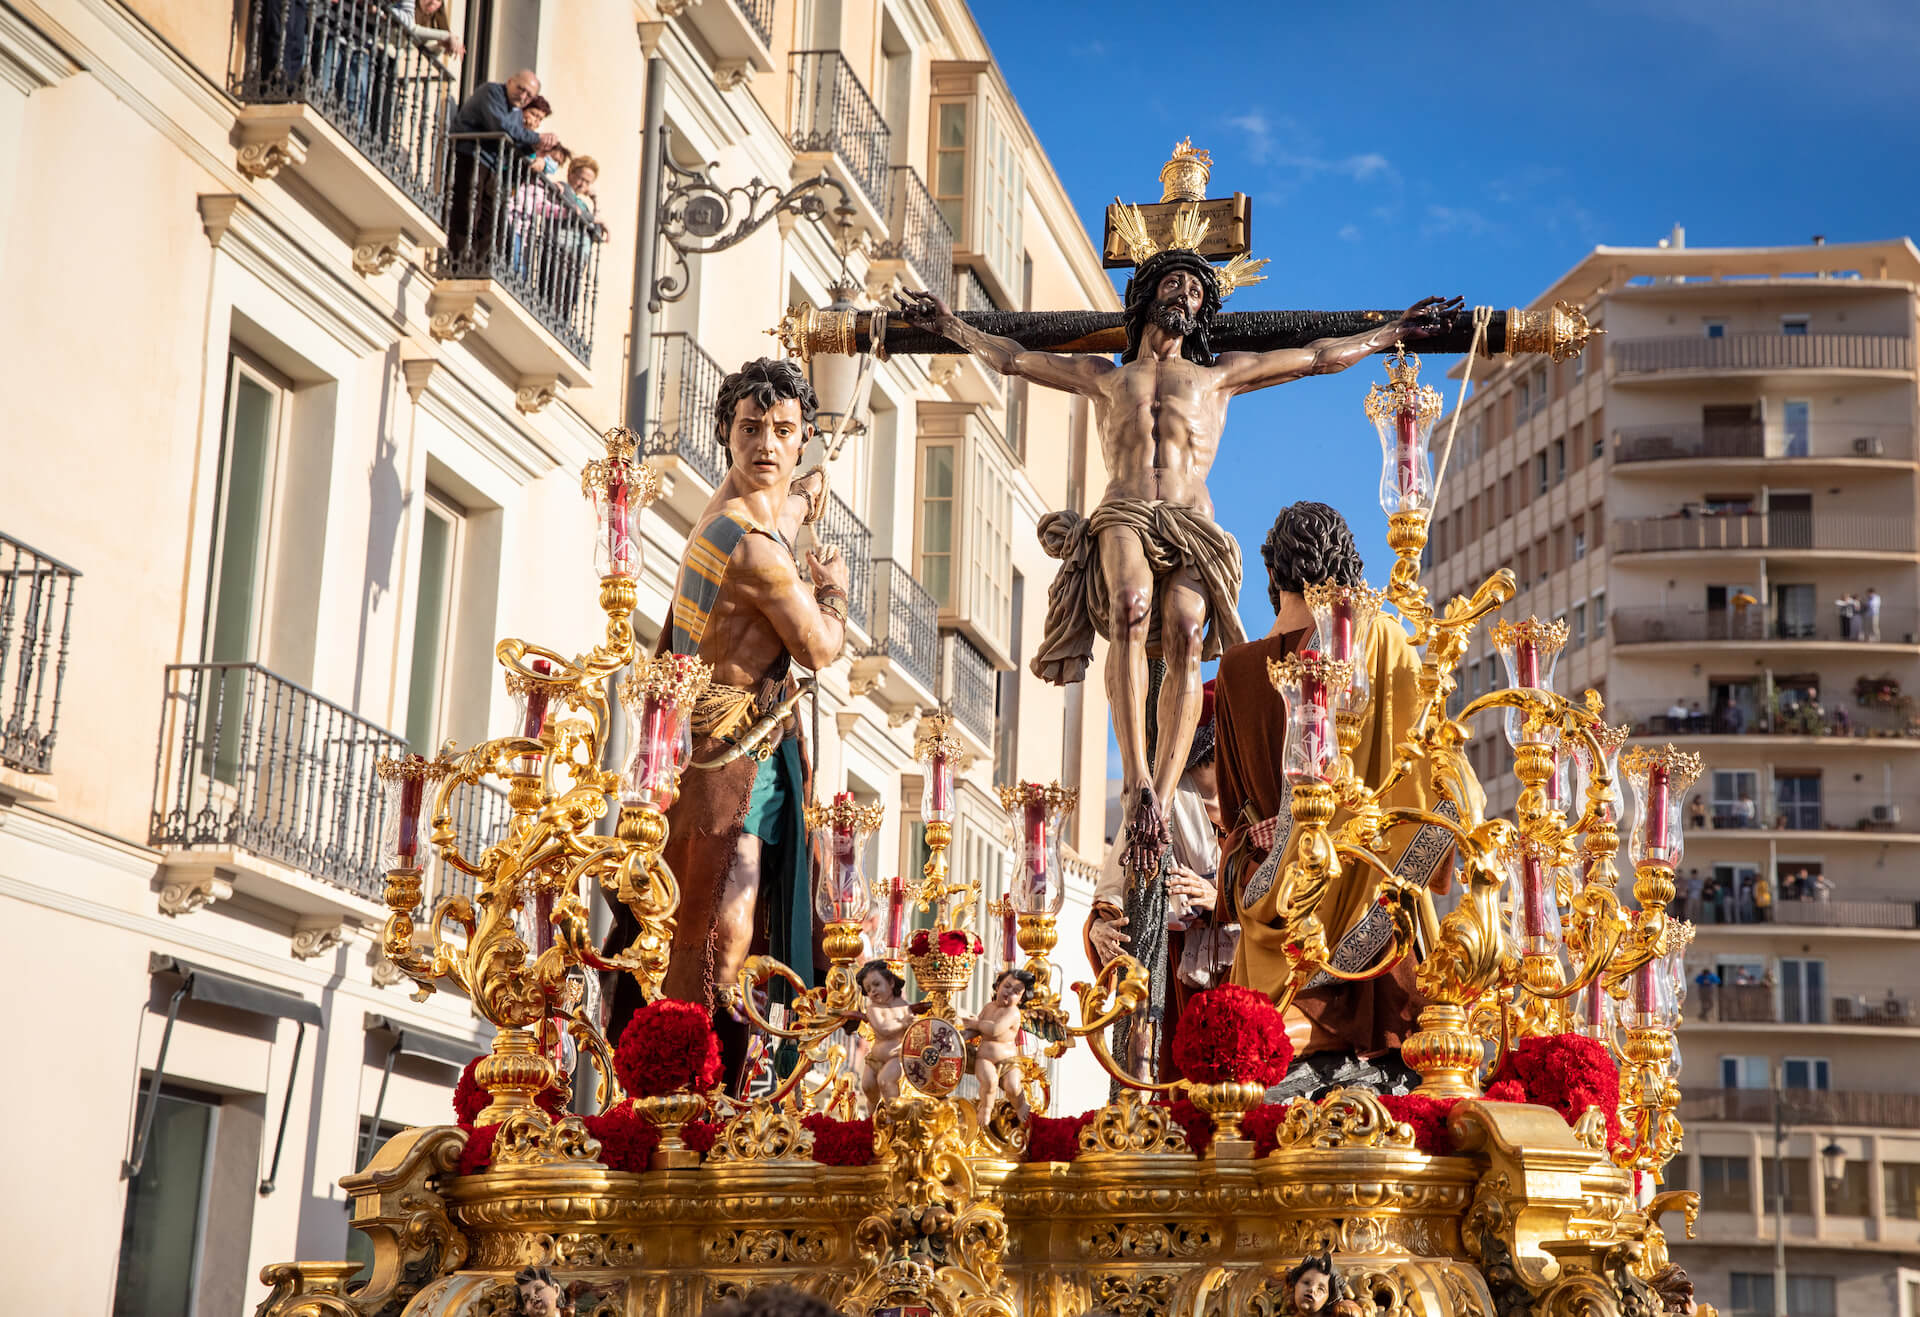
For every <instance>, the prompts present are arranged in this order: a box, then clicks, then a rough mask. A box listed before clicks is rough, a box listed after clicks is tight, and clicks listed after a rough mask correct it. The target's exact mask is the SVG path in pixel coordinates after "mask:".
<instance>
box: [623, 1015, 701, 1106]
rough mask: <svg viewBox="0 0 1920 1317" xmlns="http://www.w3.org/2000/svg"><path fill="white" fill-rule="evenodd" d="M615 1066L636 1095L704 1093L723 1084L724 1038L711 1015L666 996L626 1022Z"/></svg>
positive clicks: (627, 1087) (659, 1095) (630, 1091)
mask: <svg viewBox="0 0 1920 1317" xmlns="http://www.w3.org/2000/svg"><path fill="white" fill-rule="evenodd" d="M613 1067H614V1071H615V1073H617V1074H618V1075H619V1076H620V1082H621V1083H622V1084H624V1085H625V1086H626V1089H627V1092H629V1093H631V1094H632V1095H633V1096H635V1097H662V1096H665V1095H666V1094H668V1093H679V1092H684V1091H691V1092H695V1093H704V1092H706V1091H707V1090H708V1089H710V1088H712V1087H713V1086H714V1085H715V1084H717V1083H719V1082H720V1039H719V1037H718V1036H716V1035H715V1033H714V1032H713V1021H712V1020H711V1019H709V1018H708V1016H707V1012H706V1011H704V1010H702V1009H701V1008H700V1007H698V1006H696V1005H694V1004H693V1003H692V1002H684V1001H674V1000H672V999H671V998H667V997H662V998H661V999H660V1000H659V1001H650V1002H648V1003H647V1004H646V1005H645V1006H642V1007H641V1008H640V1009H639V1010H637V1011H635V1012H634V1013H633V1018H632V1019H631V1020H629V1021H627V1027H626V1030H625V1032H623V1033H622V1034H621V1035H620V1045H619V1047H617V1048H616V1049H615V1050H614V1053H613Z"/></svg>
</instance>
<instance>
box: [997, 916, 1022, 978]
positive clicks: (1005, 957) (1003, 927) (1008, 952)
mask: <svg viewBox="0 0 1920 1317" xmlns="http://www.w3.org/2000/svg"><path fill="white" fill-rule="evenodd" d="M1015 922H1016V916H1015V915H1014V913H1013V902H1011V901H1008V902H1007V908H1006V909H1005V910H1002V911H1001V912H1000V963H1001V964H1003V965H1011V964H1013V961H1014V956H1015V954H1016V953H1015V948H1017V947H1018V946H1019V943H1018V942H1017V941H1015V939H1014V928H1015Z"/></svg>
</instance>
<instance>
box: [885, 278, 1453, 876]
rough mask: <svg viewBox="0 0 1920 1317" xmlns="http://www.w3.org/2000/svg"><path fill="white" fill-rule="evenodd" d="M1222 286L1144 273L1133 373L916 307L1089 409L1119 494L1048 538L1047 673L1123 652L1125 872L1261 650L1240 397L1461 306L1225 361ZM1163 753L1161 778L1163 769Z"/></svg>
mask: <svg viewBox="0 0 1920 1317" xmlns="http://www.w3.org/2000/svg"><path fill="white" fill-rule="evenodd" d="M1220 298H1221V292H1220V277H1219V272H1218V271H1216V270H1215V269H1214V267H1213V266H1212V264H1210V263H1209V262H1208V261H1207V260H1206V259H1205V258H1204V257H1202V256H1201V255H1200V254H1199V253H1198V252H1196V251H1192V250H1189V249H1186V248H1183V247H1171V248H1168V249H1166V250H1162V251H1159V252H1157V253H1155V254H1154V255H1152V256H1149V257H1148V258H1147V259H1146V260H1145V261H1143V262H1141V263H1140V265H1139V267H1138V268H1137V270H1136V271H1135V273H1134V276H1133V279H1132V281H1131V282H1130V283H1129V284H1128V285H1127V294H1126V312H1125V321H1126V331H1127V346H1126V349H1125V351H1123V352H1122V353H1121V354H1120V362H1119V364H1118V365H1115V364H1114V363H1113V362H1112V361H1110V360H1109V359H1107V358H1105V357H1100V356H1087V355H1072V356H1069V355H1063V354H1059V353H1052V352H1036V351H1030V350H1028V349H1026V348H1024V347H1022V346H1021V345H1020V344H1019V343H1018V342H1015V341H1014V340H1013V339H1010V338H998V337H995V336H993V335H990V334H985V333H982V332H981V331H979V330H978V329H975V328H974V327H973V326H971V325H969V324H967V323H966V322H965V321H963V320H961V319H960V318H959V317H957V316H955V315H954V314H953V313H952V312H951V311H950V310H949V309H948V308H947V306H946V304H945V303H943V302H942V301H941V300H940V299H939V298H938V297H935V296H932V295H931V294H927V293H906V294H902V295H901V297H900V299H899V301H900V308H901V312H902V314H903V315H904V317H905V318H906V319H907V320H908V321H909V322H910V323H911V324H913V325H916V326H918V327H921V328H924V329H930V330H932V331H933V332H935V333H937V334H940V335H942V336H943V337H945V338H947V339H949V340H951V341H952V342H953V343H955V344H957V345H959V346H960V347H961V348H963V349H965V350H966V351H968V352H971V353H972V354H973V355H975V356H977V357H979V358H980V359H981V360H982V361H983V362H985V363H986V364H987V365H988V366H989V367H991V368H992V369H994V370H996V371H998V372H999V373H1001V374H1002V375H1013V376H1018V377H1020V378H1023V379H1028V380H1032V381H1033V382H1034V383H1036V384H1043V385H1045V386H1047V387H1048V388H1054V389H1063V390H1066V391H1068V392H1071V393H1078V394H1080V395H1082V396H1084V397H1086V398H1088V399H1090V400H1091V402H1092V405H1093V409H1094V418H1095V423H1096V424H1097V425H1098V426H1099V430H1100V448H1101V452H1102V454H1103V455H1104V457H1105V459H1106V465H1107V471H1108V472H1109V474H1110V476H1111V479H1110V480H1109V482H1108V484H1107V488H1106V492H1105V493H1104V494H1102V495H1101V499H1100V504H1099V506H1098V507H1096V508H1095V509H1094V510H1093V512H1092V514H1091V515H1090V516H1088V517H1085V518H1081V517H1080V516H1079V515H1078V514H1076V513H1073V512H1054V513H1050V514H1049V515H1048V516H1046V517H1045V518H1043V519H1042V520H1041V522H1040V527H1039V530H1040V537H1041V540H1042V542H1043V543H1044V544H1045V546H1046V549H1047V552H1048V554H1049V555H1051V556H1052V557H1055V558H1058V559H1060V560H1061V562H1062V566H1061V570H1060V574H1059V575H1058V576H1057V577H1056V578H1055V580H1054V583H1053V586H1052V587H1051V589H1050V590H1049V591H1048V594H1047V623H1046V634H1045V637H1044V638H1043V640H1042V641H1041V644H1040V650H1039V652H1038V653H1037V654H1036V655H1035V656H1034V659H1033V670H1034V672H1035V673H1036V674H1037V675H1038V676H1040V677H1041V678H1043V679H1045V680H1047V681H1050V682H1053V683H1054V684H1056V685H1065V684H1067V683H1069V682H1074V681H1080V680H1083V679H1084V678H1085V675H1086V669H1087V665H1088V664H1089V663H1090V662H1091V661H1092V658H1093V637H1094V635H1095V634H1096V633H1097V634H1099V635H1100V636H1101V637H1103V638H1104V639H1106V640H1107V641H1109V642H1110V643H1111V644H1112V647H1113V648H1112V652H1111V653H1110V654H1109V655H1108V658H1107V670H1106V682H1107V698H1108V701H1109V702H1110V703H1111V705H1112V707H1113V725H1114V734H1115V737H1116V739H1117V740H1118V741H1119V744H1120V760H1121V765H1122V772H1123V774H1124V780H1123V783H1122V800H1123V801H1124V802H1125V804H1124V809H1125V813H1126V823H1125V827H1124V830H1123V834H1122V835H1123V837H1124V839H1125V848H1126V849H1125V854H1124V856H1123V859H1122V863H1123V865H1124V867H1125V868H1126V869H1127V871H1128V872H1129V873H1132V874H1135V875H1141V874H1148V875H1150V874H1152V873H1154V872H1155V871H1156V870H1157V868H1158V866H1159V863H1160V860H1161V857H1162V856H1163V855H1164V853H1165V851H1166V849H1167V846H1168V843H1169V840H1170V839H1169V834H1168V830H1167V824H1166V819H1165V815H1164V812H1163V805H1164V802H1166V801H1168V800H1170V799H1171V797H1172V794H1173V790H1174V787H1175V785H1176V784H1177V782H1178V781H1179V777H1180V772H1181V769H1182V768H1183V767H1184V766H1185V764H1186V758H1187V747H1188V744H1189V742H1191V741H1192V739H1193V732H1194V726H1195V724H1196V723H1197V722H1198V720H1199V717H1200V704H1201V681H1200V664H1201V663H1202V661H1204V660H1207V659H1212V658H1217V657H1218V656H1219V654H1220V652H1221V650H1222V649H1224V648H1225V647H1226V646H1228V645H1231V644H1237V643H1239V642H1240V641H1242V640H1244V639H1245V638H1246V636H1245V634H1244V633H1243V632H1242V631H1241V629H1240V622H1239V616H1238V614H1237V612H1236V611H1235V610H1236V606H1237V604H1238V600H1239V593H1240V548H1239V546H1238V545H1237V544H1236V543H1235V542H1234V540H1233V538H1232V537H1231V536H1230V535H1228V534H1227V533H1226V532H1225V531H1223V530H1221V529H1220V527H1219V526H1218V525H1216V524H1215V523H1214V520H1213V503H1212V501H1211V500H1210V499H1209V498H1208V496H1207V483H1206V482H1207V472H1208V471H1209V470H1211V469H1212V466H1213V460H1214V458H1215V456H1216V455H1217V454H1218V453H1219V449H1220V435H1221V430H1222V427H1223V426H1224V424H1225V421H1226V414H1227V402H1228V400H1229V399H1231V398H1232V397H1233V396H1234V395H1235V394H1239V393H1246V392H1249V391H1251V390H1253V389H1263V388H1266V387H1267V386H1268V385H1272V384H1285V383H1287V382H1288V381H1290V380H1296V379H1299V378H1301V377H1302V376H1304V375H1324V374H1328V373H1330V372H1332V371H1339V370H1345V369H1346V368H1347V367H1348V366H1351V365H1353V364H1354V363H1355V362H1357V361H1361V360H1363V359H1364V358H1366V357H1368V356H1370V355H1371V354H1373V353H1375V352H1380V351H1383V350H1386V349H1389V348H1392V347H1393V346H1395V345H1396V344H1399V343H1412V342H1415V341H1417V340H1420V339H1423V338H1426V337H1429V336H1431V335H1435V334H1438V333H1441V332H1443V331H1444V330H1445V329H1446V327H1447V326H1448V324H1449V317H1450V316H1452V315H1453V314H1454V313H1456V312H1458V311H1459V310H1460V307H1461V303H1460V299H1459V298H1453V299H1451V300H1448V299H1443V298H1438V297H1429V298H1426V299H1424V300H1423V301H1420V302H1417V303H1415V304H1414V305H1413V306H1411V307H1409V308H1408V309H1407V311H1406V312H1405V314H1403V315H1401V316H1400V317H1399V318H1398V319H1396V320H1392V321H1389V322H1387V323H1384V324H1381V325H1379V326H1378V327H1377V328H1372V329H1368V330H1365V331H1363V332H1361V333H1358V334H1353V335H1349V336H1348V337H1345V338H1327V339H1321V340H1318V341H1316V342H1312V343H1308V344H1306V345H1305V346H1303V347H1296V348H1278V349H1274V350H1271V351H1265V352H1228V353H1223V354H1221V355H1220V356H1217V357H1216V356H1215V355H1214V353H1213V351H1212V350H1211V349H1210V347H1209V346H1208V343H1207V333H1208V330H1209V328H1210V327H1211V325H1212V323H1213V318H1214V316H1215V315H1216V314H1217V313H1218V312H1219V310H1220ZM1150 650H1157V651H1158V654H1159V656H1160V657H1162V658H1163V659H1164V660H1165V662H1166V665H1167V667H1166V676H1165V679H1164V682H1163V684H1162V686H1161V689H1160V702H1159V706H1158V709H1157V715H1158V717H1157V731H1158V735H1157V737H1156V739H1155V744H1154V745H1153V747H1152V750H1151V752H1150V751H1149V749H1148V742H1147V661H1148V657H1149V651H1150ZM1149 753H1151V762H1149Z"/></svg>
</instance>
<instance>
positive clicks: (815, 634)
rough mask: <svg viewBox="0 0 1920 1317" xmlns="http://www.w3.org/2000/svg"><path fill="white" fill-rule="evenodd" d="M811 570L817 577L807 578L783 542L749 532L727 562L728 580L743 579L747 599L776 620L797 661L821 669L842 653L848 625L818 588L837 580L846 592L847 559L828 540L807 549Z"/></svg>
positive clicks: (777, 630)
mask: <svg viewBox="0 0 1920 1317" xmlns="http://www.w3.org/2000/svg"><path fill="white" fill-rule="evenodd" d="M807 570H808V574H809V575H810V576H811V577H812V580H811V581H807V580H802V579H801V576H800V569H799V568H798V567H797V566H796V565H795V564H794V561H793V559H792V558H791V557H790V556H788V554H787V551H786V549H785V548H784V547H782V546H781V545H780V544H779V543H777V542H776V541H774V540H771V539H769V538H767V537H766V536H764V535H749V536H747V537H746V538H745V539H744V540H742V541H741V542H740V545H739V547H738V548H736V549H735V550H734V556H733V560H732V561H731V562H729V563H728V564H727V583H728V584H730V585H737V586H738V587H739V589H740V592H741V595H742V596H743V597H744V599H745V601H746V602H747V603H748V604H751V605H752V606H753V607H754V608H756V609H758V610H759V611H760V612H761V614H762V615H764V616H765V617H766V619H767V621H769V622H771V623H772V624H773V629H774V633H775V634H776V635H778V636H779V637H780V643H781V644H783V645H785V646H786V647H787V652H788V653H789V654H791V655H793V660H794V662H796V663H798V664H799V665H800V666H801V667H803V668H811V669H813V670H814V671H816V672H817V671H819V670H820V669H821V668H824V667H826V666H827V665H828V664H830V663H832V662H833V661H834V660H835V659H837V658H839V657H840V650H841V647H842V646H843V645H845V643H846V638H847V625H846V623H845V622H844V621H842V620H841V619H840V618H838V617H835V616H834V615H833V614H832V613H829V612H828V611H827V610H826V609H824V608H822V607H821V606H820V603H819V600H818V599H817V598H816V597H815V591H816V590H818V589H820V588H821V587H823V586H837V587H838V588H839V591H840V594H841V596H842V597H843V598H844V597H845V595H846V589H847V564H846V561H845V560H844V559H842V558H841V557H839V555H838V554H837V553H836V552H835V550H834V548H833V546H832V545H826V546H823V547H821V548H817V549H815V550H813V551H812V552H811V553H809V554H808V555H807Z"/></svg>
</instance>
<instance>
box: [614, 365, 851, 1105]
mask: <svg viewBox="0 0 1920 1317" xmlns="http://www.w3.org/2000/svg"><path fill="white" fill-rule="evenodd" d="M817 406H818V404H817V402H816V400H815V398H814V393H813V388H812V386H811V385H809V384H808V383H807V377H806V376H805V374H803V373H802V372H801V370H800V367H799V366H797V365H796V364H794V363H793V362H791V361H773V360H768V359H765V358H762V359H760V360H758V361H750V362H748V363H747V364H746V365H744V366H742V367H741V368H740V369H739V370H737V371H735V372H734V373H733V374H731V375H729V376H727V377H726V379H725V380H723V381H722V382H721V385H720V393H719V396H718V397H717V398H716V399H715V402H714V423H715V428H716V431H717V433H718V436H719V438H720V441H721V442H722V443H723V444H725V445H726V447H727V452H728V455H729V457H730V458H731V462H730V465H729V466H728V468H727V474H726V475H725V476H724V477H723V478H722V479H721V481H720V487H719V488H718V489H717V490H715V491H714V495H713V497H712V498H711V499H710V500H708V502H707V506H706V508H705V510H704V511H703V512H702V513H701V514H700V519H699V520H698V521H697V522H696V523H695V524H694V527H693V532H692V534H691V535H689V536H688V538H687V548H686V552H685V554H684V555H683V556H682V558H681V560H680V572H679V578H678V582H677V585H676V588H675V594H674V601H673V616H672V618H671V619H670V621H669V624H668V627H667V629H666V631H665V633H664V634H663V635H662V636H661V644H660V648H661V650H662V652H667V651H671V652H673V653H677V654H698V655H699V656H700V657H701V658H702V659H704V660H706V661H707V662H708V663H710V664H712V665H713V680H712V683H711V685H710V686H709V687H708V689H707V693H706V694H705V695H704V696H703V697H702V698H701V700H700V703H699V705H698V706H697V707H696V708H695V710H694V713H693V753H692V755H691V757H690V763H689V766H688V767H687V769H686V771H685V772H684V773H682V775H681V779H680V798H679V800H677V801H676V802H675V803H674V805H673V807H672V808H671V809H670V810H668V811H667V824H668V828H669V833H668V838H667V848H666V860H667V864H668V866H669V867H670V868H671V869H672V870H673V874H674V877H675V878H676V879H677V880H678V881H679V885H680V910H679V915H678V918H677V921H676V923H675V926H674V933H673V947H672V951H671V955H670V959H669V961H668V965H667V974H666V979H665V981H664V983H663V984H662V991H663V992H664V993H665V995H667V996H669V997H673V998H676V999H678V1000H681V1001H691V1002H698V1003H700V1004H701V1005H703V1006H706V1007H707V1008H709V1009H712V1008H713V1006H714V1003H715V1000H716V995H717V994H716V987H717V986H718V985H724V984H729V983H732V982H734V981H735V980H736V979H737V978H738V976H739V973H740V968H741V966H742V965H743V964H744V963H745V961H746V958H747V956H748V954H749V953H750V952H751V951H752V950H754V949H755V943H756V942H764V943H765V944H766V946H767V948H768V950H769V951H770V952H771V954H773V955H775V956H777V957H778V958H779V959H780V960H782V961H784V962H786V964H788V965H789V966H791V967H792V968H793V969H794V971H795V972H796V973H798V974H799V975H800V976H801V977H802V978H803V979H804V980H808V981H810V980H811V977H812V964H813V919H812V901H811V898H810V894H809V891H808V885H807V867H808V866H807V847H806V825H805V822H804V819H803V816H802V812H801V811H802V807H803V804H804V802H805V800H806V789H805V775H806V764H805V760H804V756H803V755H802V753H801V746H800V738H799V728H798V724H797V722H795V721H794V720H793V719H792V718H791V717H790V716H783V715H782V713H781V711H780V710H779V708H778V707H777V706H779V705H781V703H782V702H783V700H784V699H785V697H786V696H787V695H788V694H789V693H790V682H791V678H790V675H789V673H790V669H791V667H792V666H793V665H794V664H799V665H800V666H801V667H804V668H808V669H812V670H815V671H817V670H819V669H820V668H822V667H825V666H826V665H827V664H829V663H832V662H833V661H834V659H836V658H837V657H839V654H840V649H841V646H842V644H843V643H844V641H845V638H846V619H847V577H848V572H847V564H846V561H845V560H844V559H843V558H841V557H839V556H838V554H837V553H836V551H835V549H834V548H833V546H832V545H819V546H817V547H815V548H814V549H813V550H812V551H811V552H810V553H809V554H808V555H807V560H806V563H805V567H804V570H803V568H802V566H801V564H800V563H799V562H798V561H797V560H796V557H795V553H794V547H793V541H794V538H795V536H796V535H797V534H798V533H799V530H800V527H801V526H802V525H803V524H807V523H810V522H812V521H814V520H815V519H817V517H818V515H819V513H820V511H821V510H822V509H823V508H824V506H825V503H826V497H827V490H826V479H825V473H824V472H811V473H809V474H808V476H806V477H803V478H802V479H801V480H800V481H797V482H796V481H795V480H794V474H793V472H794V467H795V465H796V464H797V463H798V462H799V460H800V454H801V451H802V450H803V449H804V448H805V447H806V443H807V439H808V438H809V437H810V436H811V435H812V433H813V418H814V413H815V411H816V409H817ZM743 742H746V743H749V744H754V745H756V746H757V752H756V753H743V754H738V755H735V756H734V757H733V758H732V759H731V761H730V762H726V763H723V764H718V765H717V766H710V767H707V768H702V767H700V765H701V764H702V763H707V764H709V765H713V764H714V763H715V761H718V760H722V759H725V758H726V757H727V755H728V753H729V751H732V750H734V749H735V748H737V747H739V746H740V745H741V744H742V743H743ZM622 915H624V912H623V911H619V910H618V909H617V908H616V916H617V919H616V924H615V928H614V935H613V938H612V939H611V941H610V943H609V945H612V946H617V947H618V946H625V945H627V943H628V942H630V941H631V940H632V938H633V937H634V936H635V932H636V930H635V929H634V928H633V927H632V926H631V925H630V924H626V925H624V926H623V923H622V922H621V921H620V919H619V918H618V916H622ZM625 918H626V919H629V920H630V918H631V916H625ZM614 998H615V1000H614V1008H613V1014H612V1019H611V1020H610V1022H609V1024H610V1033H611V1036H613V1037H614V1038H616V1039H617V1038H618V1037H619V1031H620V1030H621V1029H622V1028H624V1027H625V1023H626V1020H627V1019H628V1018H630V1017H631V1015H632V1012H633V1011H634V1010H636V1009H638V1007H639V1005H640V995H639V991H638V987H637V985H636V984H635V983H634V981H633V980H632V978H631V977H630V976H626V975H621V976H620V979H619V982H618V983H617V984H616V986H615V992H614ZM715 1027H716V1028H717V1029H718V1030H719V1032H720V1037H721V1043H722V1046H723V1049H724V1051H725V1055H726V1061H727V1067H728V1075H729V1079H730V1080H731V1079H732V1078H734V1077H737V1074H738V1071H739V1068H740V1067H741V1066H742V1065H744V1063H745V1058H746V1045H747V1037H746V1029H745V1026H744V1024H742V1023H741V1022H739V1021H736V1020H733V1019H732V1018H730V1017H729V1016H728V1014H727V1012H725V1011H722V1012H721V1013H720V1018H717V1019H716V1020H715Z"/></svg>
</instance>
